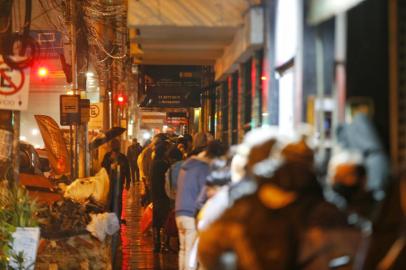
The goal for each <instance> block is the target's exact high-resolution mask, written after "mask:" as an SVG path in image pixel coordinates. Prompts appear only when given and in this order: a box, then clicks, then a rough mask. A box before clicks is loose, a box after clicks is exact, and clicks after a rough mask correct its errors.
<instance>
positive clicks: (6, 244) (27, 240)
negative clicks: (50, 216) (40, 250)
mask: <svg viewBox="0 0 406 270" xmlns="http://www.w3.org/2000/svg"><path fill="white" fill-rule="evenodd" d="M37 209H38V207H37V203H36V202H35V201H34V200H32V199H31V198H30V197H29V195H28V192H27V190H26V189H25V188H24V187H21V186H18V185H17V184H9V183H8V182H7V181H1V182H0V269H18V270H26V269H33V268H34V264H35V257H36V250H37V247H38V241H39V227H38V224H37V221H36V219H35V213H36V212H37Z"/></svg>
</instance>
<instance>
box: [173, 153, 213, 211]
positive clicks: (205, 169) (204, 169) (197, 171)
mask: <svg viewBox="0 0 406 270" xmlns="http://www.w3.org/2000/svg"><path fill="white" fill-rule="evenodd" d="M209 164H210V160H209V159H207V158H205V156H204V152H203V153H201V154H199V155H198V156H193V157H191V158H189V159H187V160H186V161H185V162H184V163H183V164H182V166H181V169H180V171H179V176H178V181H177V191H176V201H175V213H176V216H188V217H194V216H195V215H196V211H197V205H196V200H197V198H198V196H199V194H200V192H201V190H202V188H203V187H204V185H205V183H206V178H207V176H208V174H209V172H210V168H209Z"/></svg>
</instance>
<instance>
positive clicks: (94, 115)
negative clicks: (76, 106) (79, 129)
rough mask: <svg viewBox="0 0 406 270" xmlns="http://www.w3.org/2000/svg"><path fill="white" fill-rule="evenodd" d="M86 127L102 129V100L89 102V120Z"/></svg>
mask: <svg viewBox="0 0 406 270" xmlns="http://www.w3.org/2000/svg"><path fill="white" fill-rule="evenodd" d="M88 128H89V129H90V130H91V129H103V102H98V103H92V104H90V120H89V123H88Z"/></svg>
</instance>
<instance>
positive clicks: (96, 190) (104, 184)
mask: <svg viewBox="0 0 406 270" xmlns="http://www.w3.org/2000/svg"><path fill="white" fill-rule="evenodd" d="M109 188H110V182H109V176H108V174H107V171H106V169H104V168H102V169H101V170H100V171H99V172H98V173H97V174H96V175H95V176H92V177H87V178H78V179H76V180H75V181H74V182H73V183H72V184H70V185H69V186H68V187H67V188H66V191H65V194H64V197H65V198H69V199H72V200H73V201H76V202H84V201H85V200H87V199H88V198H89V197H90V196H92V197H93V199H94V200H95V201H96V202H98V203H101V204H103V205H106V204H107V200H108V196H109Z"/></svg>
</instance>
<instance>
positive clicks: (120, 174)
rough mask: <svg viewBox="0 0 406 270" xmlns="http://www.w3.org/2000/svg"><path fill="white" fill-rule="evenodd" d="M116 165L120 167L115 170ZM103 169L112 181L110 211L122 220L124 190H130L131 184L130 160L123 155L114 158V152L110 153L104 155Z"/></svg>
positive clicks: (119, 154)
mask: <svg viewBox="0 0 406 270" xmlns="http://www.w3.org/2000/svg"><path fill="white" fill-rule="evenodd" d="M115 163H116V164H117V165H119V167H118V166H117V167H116V168H113V167H114V166H112V165H113V164H115ZM102 167H104V168H105V169H106V171H107V173H108V175H109V179H110V190H109V206H108V208H109V211H111V212H115V213H116V214H117V216H118V218H121V211H122V194H123V188H124V186H125V187H126V188H128V187H129V186H130V182H131V176H130V166H129V163H128V159H127V158H126V156H125V155H124V154H122V153H118V154H117V157H116V158H112V152H108V153H106V154H105V155H104V158H103V162H102ZM118 168H119V169H118Z"/></svg>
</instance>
